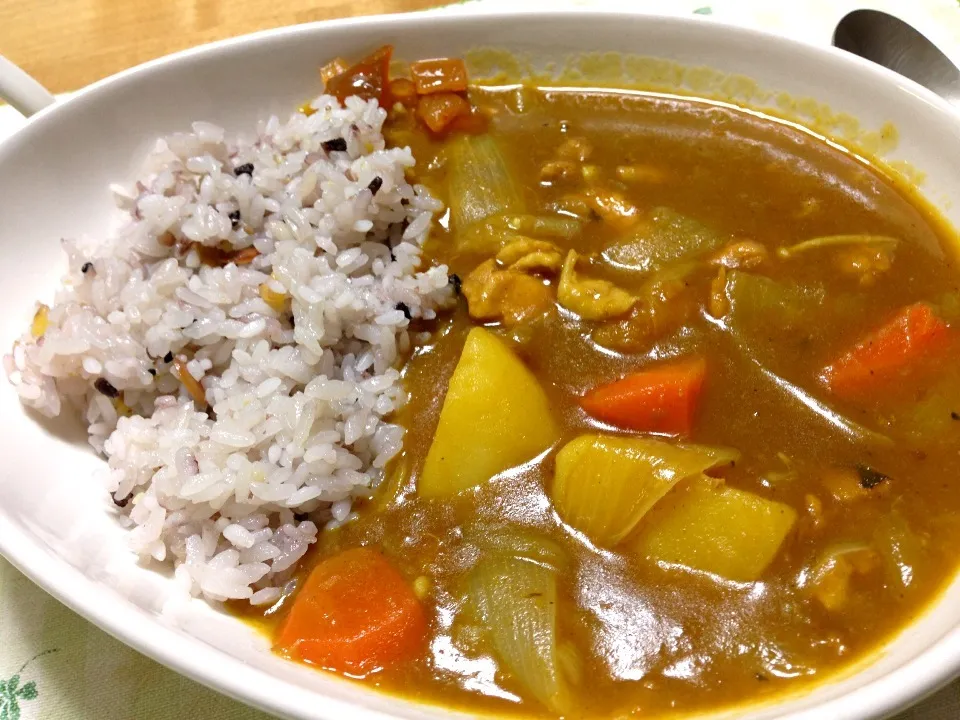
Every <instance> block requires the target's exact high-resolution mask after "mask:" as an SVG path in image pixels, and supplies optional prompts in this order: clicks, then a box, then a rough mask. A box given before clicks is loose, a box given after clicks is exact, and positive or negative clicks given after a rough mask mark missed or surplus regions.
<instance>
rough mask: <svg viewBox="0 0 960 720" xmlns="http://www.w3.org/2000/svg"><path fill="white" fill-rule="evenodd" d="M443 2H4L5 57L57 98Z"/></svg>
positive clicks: (1, 50)
mask: <svg viewBox="0 0 960 720" xmlns="http://www.w3.org/2000/svg"><path fill="white" fill-rule="evenodd" d="M439 4H442V2H441V0H361V2H355V1H353V0H0V55H4V56H6V57H7V58H8V59H9V60H11V61H12V62H15V63H16V64H18V65H20V67H22V68H23V69H24V70H26V71H27V72H28V73H30V74H31V75H33V76H34V77H36V78H37V79H38V80H39V81H40V82H41V83H43V84H44V85H46V86H47V88H49V89H50V90H51V91H53V92H64V91H67V90H76V89H78V88H80V87H83V86H84V85H87V84H89V83H91V82H93V81H94V80H98V79H100V78H102V77H105V76H107V75H110V74H112V73H115V72H117V71H119V70H123V69H124V68H128V67H131V66H133V65H136V64H138V63H141V62H144V61H146V60H150V59H152V58H155V57H159V56H161V55H166V54H167V53H171V52H174V51H176V50H182V49H184V48H188V47H191V46H193V45H198V44H200V43H204V42H209V41H211V40H219V39H222V38H226V37H232V36H234V35H242V34H243V33H248V32H253V31H254V30H264V29H267V28H272V27H280V26H282V25H292V24H294V23H302V22H309V21H311V20H326V19H330V18H337V17H348V16H352V15H374V14H377V13H391V12H404V11H410V10H423V9H426V8H429V7H432V6H436V5H439Z"/></svg>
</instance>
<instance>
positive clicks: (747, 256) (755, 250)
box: [710, 240, 770, 270]
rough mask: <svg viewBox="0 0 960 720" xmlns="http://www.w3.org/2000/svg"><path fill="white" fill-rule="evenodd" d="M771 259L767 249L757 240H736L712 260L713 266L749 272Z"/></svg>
mask: <svg viewBox="0 0 960 720" xmlns="http://www.w3.org/2000/svg"><path fill="white" fill-rule="evenodd" d="M769 257H770V253H769V251H768V250H767V248H766V247H765V246H764V245H763V244H762V243H758V242H757V241H756V240H735V241H734V242H732V243H730V244H729V245H725V246H724V247H723V248H721V250H720V251H719V252H718V253H717V254H716V255H714V256H713V257H712V258H711V259H710V263H711V264H712V265H720V266H722V267H725V268H728V269H730V270H748V269H750V268H755V267H757V266H758V265H761V264H762V263H764V262H766V261H767V259H768V258H769Z"/></svg>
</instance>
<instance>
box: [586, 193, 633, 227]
mask: <svg viewBox="0 0 960 720" xmlns="http://www.w3.org/2000/svg"><path fill="white" fill-rule="evenodd" d="M584 197H585V198H586V200H587V204H588V205H589V206H590V207H591V208H592V209H593V211H594V212H596V213H597V215H599V216H600V217H601V219H602V220H603V221H604V222H606V223H608V224H610V225H611V226H612V227H614V228H616V229H617V230H628V229H629V228H631V227H633V226H634V225H635V224H636V223H637V220H638V219H639V215H640V211H639V210H638V209H637V206H636V205H634V204H633V203H632V202H630V201H629V200H627V199H626V198H625V197H624V196H623V195H621V194H620V193H618V192H616V191H614V190H604V189H602V188H591V189H590V190H587V191H586V192H585V193H584Z"/></svg>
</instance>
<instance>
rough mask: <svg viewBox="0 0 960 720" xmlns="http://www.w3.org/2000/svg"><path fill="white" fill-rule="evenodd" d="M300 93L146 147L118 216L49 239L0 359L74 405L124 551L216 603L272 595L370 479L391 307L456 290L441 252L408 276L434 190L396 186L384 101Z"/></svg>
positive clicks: (393, 387)
mask: <svg viewBox="0 0 960 720" xmlns="http://www.w3.org/2000/svg"><path fill="white" fill-rule="evenodd" d="M312 107H314V108H316V112H314V113H313V114H311V115H310V116H309V117H307V116H306V115H303V114H300V113H298V114H295V115H293V116H292V117H291V118H290V119H289V120H288V121H287V122H286V123H281V122H280V120H279V119H278V118H276V117H273V118H271V119H270V120H268V121H267V122H265V123H262V124H261V125H260V126H259V127H258V129H257V132H256V134H255V135H252V136H244V135H239V136H233V135H231V134H229V133H227V132H225V131H224V129H223V128H220V127H217V126H214V125H211V124H210V123H205V122H197V123H194V124H193V128H192V129H193V131H192V132H190V133H178V134H175V135H172V136H170V137H168V138H166V139H164V140H160V141H159V142H158V143H157V144H156V147H155V148H154V150H153V152H151V153H150V155H149V156H148V158H147V159H146V162H145V165H144V170H143V175H142V177H141V179H140V180H139V182H137V183H136V185H135V186H134V187H133V188H132V189H130V190H129V191H126V190H124V189H122V188H115V192H116V195H117V199H118V202H119V204H120V206H121V208H123V209H124V210H125V211H126V212H127V213H128V215H129V222H127V223H126V225H125V227H123V229H122V230H121V231H120V232H119V233H118V234H116V236H114V237H111V238H108V239H106V240H102V239H97V240H87V239H67V240H64V241H63V247H64V250H65V251H66V255H67V261H68V265H69V270H68V272H67V275H66V276H65V277H64V279H63V284H62V287H61V288H60V289H59V290H58V291H57V294H56V298H55V302H54V304H53V305H52V306H51V307H50V308H49V310H46V311H43V312H45V322H44V327H43V330H42V333H38V335H39V337H35V336H34V333H31V331H30V329H29V328H28V329H27V331H26V332H25V333H24V334H23V336H22V337H21V338H20V340H19V341H17V342H16V343H15V344H14V347H13V350H12V352H11V354H10V355H8V356H6V357H4V367H5V368H6V371H7V374H8V376H9V378H10V381H11V382H12V383H13V385H15V386H16V388H17V392H18V393H19V395H20V398H21V400H22V401H23V402H24V403H25V404H27V405H30V406H31V407H34V408H37V409H38V410H39V411H41V412H42V413H44V414H46V415H50V416H53V415H58V414H59V413H60V412H61V411H62V410H63V408H64V407H67V408H78V409H79V410H80V412H82V413H83V415H84V418H85V420H86V423H87V425H88V428H89V436H90V442H91V444H92V445H93V446H94V448H96V449H97V450H98V451H100V452H102V453H103V454H105V455H106V457H107V459H108V462H109V468H110V473H109V477H110V480H109V488H108V489H109V491H110V492H111V493H112V494H113V496H114V498H115V499H116V500H117V501H118V503H123V502H124V501H125V499H127V498H132V501H130V502H127V503H125V505H124V507H123V508H122V509H121V510H119V511H120V512H121V513H123V514H124V515H123V518H124V522H126V523H128V524H129V525H130V527H131V532H130V542H131V545H132V547H133V549H134V550H135V551H136V552H137V553H139V554H140V555H141V556H143V557H145V558H147V557H152V558H154V559H156V560H161V561H163V560H166V561H171V560H172V562H173V564H174V566H175V567H176V570H175V577H176V578H177V580H178V581H179V582H180V583H181V584H182V585H183V587H184V589H186V590H188V591H189V592H190V593H192V594H194V595H200V596H203V597H206V598H208V599H211V600H223V599H227V598H235V599H240V598H247V599H250V601H251V602H253V603H255V604H263V603H270V602H273V601H275V600H276V599H277V598H278V597H279V591H278V589H277V588H278V587H280V586H282V585H283V584H284V583H285V582H286V581H287V580H288V579H289V577H290V574H291V569H292V568H293V567H294V565H295V564H296V562H297V561H298V560H299V559H300V558H301V557H302V556H303V554H304V553H305V552H306V550H307V548H308V547H309V546H310V544H311V543H313V542H314V541H315V539H316V535H317V532H318V527H323V526H325V525H326V526H333V525H337V524H339V523H342V522H344V521H345V520H347V519H349V518H350V516H351V501H352V499H353V498H355V497H357V496H360V495H367V494H368V493H369V492H370V490H371V489H372V488H375V487H376V486H377V485H378V484H379V483H380V481H381V479H382V477H383V468H384V466H385V465H386V463H387V462H388V461H389V460H390V458H392V457H393V456H394V455H396V454H397V452H398V451H399V450H400V447H401V442H402V439H403V430H402V428H400V427H399V426H397V425H394V424H392V423H390V422H387V421H386V420H385V418H386V417H388V416H389V415H390V414H391V413H393V412H394V411H395V410H396V409H397V408H398V407H399V406H400V405H401V404H402V403H403V402H404V399H405V398H404V394H403V391H402V389H401V387H400V383H399V377H400V375H399V372H398V370H397V367H398V365H399V360H400V355H401V351H403V350H406V349H408V348H409V347H410V345H411V342H412V341H413V339H412V338H411V337H409V336H408V332H407V329H406V328H407V325H408V324H409V320H408V318H407V316H406V315H405V314H404V313H403V312H399V311H397V310H396V308H397V307H398V306H401V305H402V307H405V308H407V310H408V313H409V315H410V317H414V318H425V319H431V318H433V317H435V313H436V311H437V309H438V308H439V307H441V306H443V305H444V304H446V303H448V302H449V301H450V299H451V294H452V293H451V291H450V290H449V289H448V278H447V270H446V268H445V267H442V266H441V267H432V268H429V269H426V270H423V271H418V270H417V268H418V266H419V264H420V248H421V246H422V244H423V241H424V239H425V237H426V234H427V232H428V229H429V226H430V221H431V218H432V216H433V213H434V212H436V211H437V210H438V209H440V204H439V203H438V202H437V201H436V200H435V199H433V198H432V197H431V196H430V195H429V193H428V192H427V191H426V189H425V188H423V187H420V186H411V185H410V184H408V183H407V182H406V180H405V179H404V170H405V169H406V168H408V167H412V166H413V164H414V159H413V156H412V155H411V154H410V151H409V149H385V147H384V139H383V135H382V134H381V126H382V124H383V121H384V118H385V113H384V111H383V110H381V109H379V108H378V107H377V105H376V103H374V102H363V101H361V100H359V99H356V98H350V99H348V100H347V103H346V107H340V106H339V105H338V103H337V102H336V100H334V99H333V98H331V97H326V96H324V97H320V98H318V99H317V100H315V101H314V102H313V103H312ZM330 141H336V142H333V143H331V142H330ZM325 144H326V147H328V148H343V147H345V148H346V149H345V150H339V149H337V150H330V151H327V150H325V149H324V147H325ZM251 166H252V169H251ZM372 188H376V192H374V191H373V190H372ZM225 243H226V244H228V245H224V244H225ZM227 256H229V257H227ZM211 257H212V258H217V259H223V260H224V261H225V262H224V263H217V264H222V265H223V266H222V267H218V266H214V265H206V264H203V263H202V260H203V259H204V258H206V259H208V261H209V258H211ZM229 258H233V260H234V262H227V260H229ZM262 288H268V289H269V292H264V291H263V290H262ZM277 298H279V300H278V299H277ZM34 325H35V326H36V323H34ZM34 329H36V328H34ZM182 373H187V374H189V377H185V376H184V375H182ZM193 381H196V382H195V383H194V382H193ZM95 386H99V387H101V388H113V389H116V391H117V397H115V398H112V397H109V395H110V393H107V394H104V393H103V392H98V391H97V389H96V387H95ZM191 386H192V389H193V390H194V393H195V394H201V395H202V399H205V401H206V403H207V404H208V406H209V408H207V407H200V404H199V403H198V402H195V400H194V397H192V396H191V394H190V387H191ZM198 399H201V398H198ZM295 513H296V514H295Z"/></svg>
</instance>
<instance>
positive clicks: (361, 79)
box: [326, 45, 393, 108]
mask: <svg viewBox="0 0 960 720" xmlns="http://www.w3.org/2000/svg"><path fill="white" fill-rule="evenodd" d="M392 54H393V45H384V46H383V47H382V48H380V49H378V50H376V51H374V52H373V53H372V54H371V55H370V56H369V57H366V58H364V59H363V60H361V61H360V62H358V63H357V64H356V65H353V66H351V67H349V68H348V69H347V70H346V71H344V72H342V73H340V74H339V75H336V76H334V77H332V78H330V79H329V80H328V81H327V84H326V92H327V93H328V94H329V95H333V96H334V97H335V98H337V100H339V101H340V102H341V103H342V102H344V101H345V100H346V99H347V98H348V97H350V96H351V95H357V96H359V97H361V98H363V99H364V100H377V101H378V102H379V103H380V107H382V108H389V107H390V105H391V103H390V83H389V75H390V57H391V55H392Z"/></svg>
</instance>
